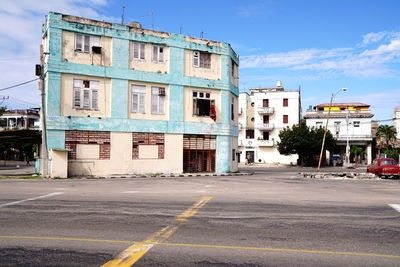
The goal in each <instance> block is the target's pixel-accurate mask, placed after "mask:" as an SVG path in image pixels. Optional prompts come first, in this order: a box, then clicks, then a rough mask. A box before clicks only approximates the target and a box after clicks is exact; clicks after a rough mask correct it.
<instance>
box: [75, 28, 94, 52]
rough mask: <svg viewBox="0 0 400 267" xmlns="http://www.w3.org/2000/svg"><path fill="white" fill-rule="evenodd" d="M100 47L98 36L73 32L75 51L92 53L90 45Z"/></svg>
mask: <svg viewBox="0 0 400 267" xmlns="http://www.w3.org/2000/svg"><path fill="white" fill-rule="evenodd" d="M93 46H97V47H100V37H99V36H94V35H87V34H81V33H75V52H81V53H86V54H89V53H92V47H93Z"/></svg>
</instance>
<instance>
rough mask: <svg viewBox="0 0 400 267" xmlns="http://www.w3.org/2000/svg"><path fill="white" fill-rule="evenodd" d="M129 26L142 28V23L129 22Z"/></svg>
mask: <svg viewBox="0 0 400 267" xmlns="http://www.w3.org/2000/svg"><path fill="white" fill-rule="evenodd" d="M128 26H129V27H131V28H135V29H141V28H142V24H140V22H137V21H132V22H129V23H128Z"/></svg>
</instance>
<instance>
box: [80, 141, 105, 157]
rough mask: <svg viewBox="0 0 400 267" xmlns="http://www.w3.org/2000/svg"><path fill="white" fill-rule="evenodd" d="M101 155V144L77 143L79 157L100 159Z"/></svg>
mask: <svg viewBox="0 0 400 267" xmlns="http://www.w3.org/2000/svg"><path fill="white" fill-rule="evenodd" d="M99 155H100V146H99V145H97V144H77V145H76V158H77V159H98V158H99Z"/></svg>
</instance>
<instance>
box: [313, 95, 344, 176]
mask: <svg viewBox="0 0 400 267" xmlns="http://www.w3.org/2000/svg"><path fill="white" fill-rule="evenodd" d="M340 91H347V88H340V89H339V91H337V92H336V93H335V94H332V96H331V101H330V102H329V107H328V116H327V117H326V124H325V131H324V137H323V138H322V145H321V153H320V154H319V161H318V169H317V171H319V169H320V168H321V160H322V153H323V152H324V146H325V139H326V132H327V131H328V122H329V118H330V116H331V109H332V101H333V99H334V98H335V96H336V95H337V94H338V93H339V92H340Z"/></svg>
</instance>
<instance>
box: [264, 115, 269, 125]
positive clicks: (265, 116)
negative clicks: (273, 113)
mask: <svg viewBox="0 0 400 267" xmlns="http://www.w3.org/2000/svg"><path fill="white" fill-rule="evenodd" d="M263 123H264V124H268V123H269V116H268V115H264V116H263Z"/></svg>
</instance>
